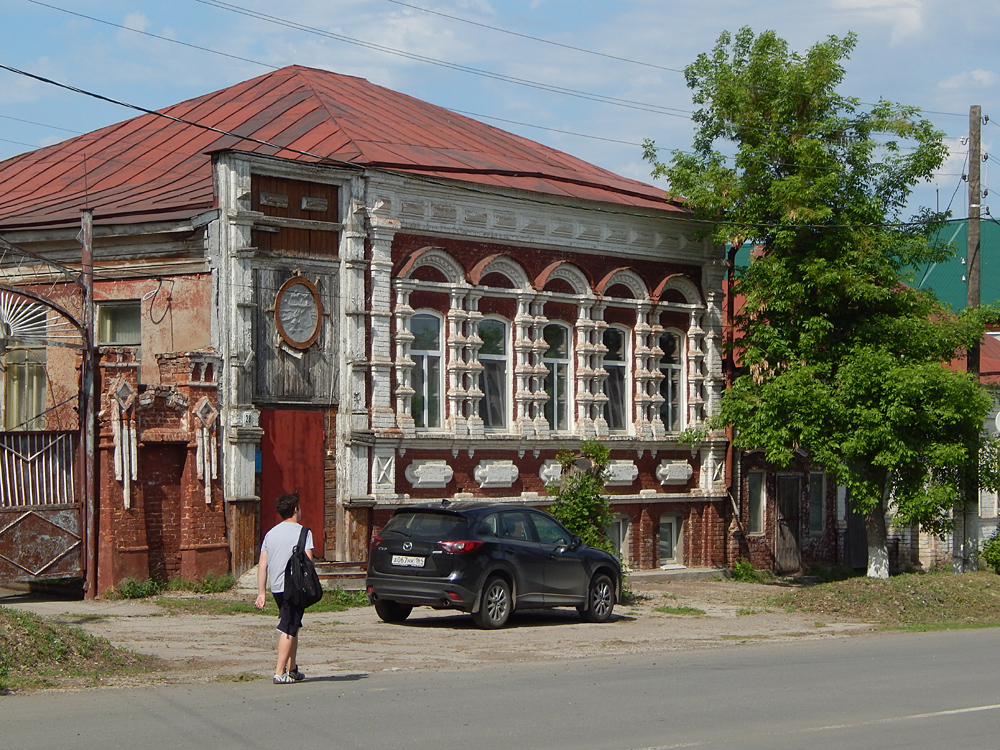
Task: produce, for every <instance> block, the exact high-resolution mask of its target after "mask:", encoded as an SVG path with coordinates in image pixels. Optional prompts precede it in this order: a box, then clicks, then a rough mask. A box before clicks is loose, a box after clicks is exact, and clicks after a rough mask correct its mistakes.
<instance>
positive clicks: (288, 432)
mask: <svg viewBox="0 0 1000 750" xmlns="http://www.w3.org/2000/svg"><path fill="white" fill-rule="evenodd" d="M260 426H261V427H262V428H263V429H264V437H263V439H262V440H261V444H260V454H261V455H260V494H261V503H260V529H261V534H262V535H263V534H266V533H267V531H268V529H270V528H271V527H272V526H274V525H275V524H276V523H278V522H279V521H280V520H281V518H280V517H279V516H278V512H277V511H276V510H275V509H274V501H275V500H276V499H277V498H278V497H280V496H281V495H283V494H285V493H286V492H298V493H299V509H300V510H301V521H302V524H303V525H304V526H308V527H309V528H310V529H311V530H312V534H313V547H314V549H313V555H314V556H316V557H320V558H321V557H324V543H325V539H324V534H323V529H324V520H325V519H324V513H323V510H324V501H323V496H324V492H323V484H324V483H323V412H321V411H300V410H294V409H264V410H262V411H261V413H260Z"/></svg>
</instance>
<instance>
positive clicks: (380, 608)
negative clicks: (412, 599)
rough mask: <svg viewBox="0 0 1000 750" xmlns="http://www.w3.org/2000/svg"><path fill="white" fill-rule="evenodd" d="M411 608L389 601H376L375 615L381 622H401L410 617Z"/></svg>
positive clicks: (407, 605)
mask: <svg viewBox="0 0 1000 750" xmlns="http://www.w3.org/2000/svg"><path fill="white" fill-rule="evenodd" d="M412 611H413V607H412V606H410V605H409V604H400V603H399V602H394V601H392V600H390V599H377V600H376V601H375V614H377V615H378V616H379V618H380V619H381V620H382V621H383V622H402V621H403V620H405V619H406V618H407V617H409V616H410V612H412Z"/></svg>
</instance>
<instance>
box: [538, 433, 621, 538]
mask: <svg viewBox="0 0 1000 750" xmlns="http://www.w3.org/2000/svg"><path fill="white" fill-rule="evenodd" d="M610 457H611V452H610V451H609V450H608V448H607V446H605V445H604V444H603V443H601V442H599V441H597V440H584V441H583V443H581V444H580V453H579V455H577V454H576V453H573V452H572V451H560V452H559V453H557V454H556V460H557V461H559V464H560V467H561V468H562V473H561V475H560V477H559V483H558V484H556V485H554V486H552V487H550V488H549V492H551V493H553V494H555V496H556V499H555V501H554V502H553V503H552V505H551V506H550V507H549V511H551V513H552V515H553V516H555V517H556V518H558V519H559V520H560V521H562V522H563V525H564V526H565V527H566V528H567V529H569V530H570V532H572V533H573V534H576V535H577V536H578V537H580V538H581V539H582V540H583V542H584V544H589V545H590V546H591V547H599V548H600V549H603V550H606V551H607V552H610V553H612V554H617V550H615V549H613V548H612V544H611V541H610V540H609V539H608V537H607V532H606V529H607V527H608V524H610V523H611V503H610V501H609V500H608V498H607V497H606V496H605V495H604V472H605V469H606V468H607V466H608V461H609V460H610Z"/></svg>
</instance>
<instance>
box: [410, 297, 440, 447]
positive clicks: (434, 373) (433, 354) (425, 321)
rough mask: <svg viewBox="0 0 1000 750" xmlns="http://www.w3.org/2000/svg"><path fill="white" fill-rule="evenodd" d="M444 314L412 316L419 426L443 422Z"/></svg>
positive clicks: (430, 426) (415, 410) (416, 421)
mask: <svg viewBox="0 0 1000 750" xmlns="http://www.w3.org/2000/svg"><path fill="white" fill-rule="evenodd" d="M441 328H442V325H441V318H439V317H438V316H437V315H434V314H431V313H418V314H417V315H414V316H413V317H412V318H411V319H410V332H411V333H412V334H413V337H414V338H413V343H412V344H411V345H410V358H411V359H412V360H413V373H412V375H411V381H410V382H411V385H412V386H413V390H414V391H415V393H414V394H413V405H412V407H411V411H412V414H413V422H414V424H415V425H416V426H417V427H423V428H426V429H435V428H440V427H441V422H442V413H441V412H442V409H441V407H442V399H441V391H442V367H441V362H442V359H443V356H442V344H443V342H442V336H441Z"/></svg>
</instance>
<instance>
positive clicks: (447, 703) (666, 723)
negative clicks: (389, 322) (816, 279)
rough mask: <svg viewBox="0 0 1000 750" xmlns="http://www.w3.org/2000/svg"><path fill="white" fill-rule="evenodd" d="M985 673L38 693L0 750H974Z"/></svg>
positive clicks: (887, 655) (781, 660) (431, 676)
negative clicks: (288, 749) (466, 749)
mask: <svg viewBox="0 0 1000 750" xmlns="http://www.w3.org/2000/svg"><path fill="white" fill-rule="evenodd" d="M552 635H553V637H558V633H557V632H553V633H552ZM998 675H1000V630H997V629H991V630H967V631H951V632H943V633H927V634H888V635H874V636H865V637H858V638H846V639H837V640H824V641H808V642H801V643H780V644H767V645H747V646H732V647H722V648H715V649H707V650H697V651H679V652H672V653H668V654H657V655H655V656H646V657H644V656H623V657H614V658H597V659H580V660H573V661H563V662H548V663H535V664H504V665H500V666H491V667H488V668H474V669H465V670H461V671H458V670H456V671H449V670H433V671H432V670H427V671H424V670H419V669H417V670H407V671H399V672H391V671H387V672H379V673H375V674H370V675H366V674H361V673H358V674H350V675H337V676H334V677H325V678H320V679H316V680H308V681H306V682H304V683H301V684H298V685H272V684H270V683H265V682H262V681H255V682H251V683H217V684H199V685H182V686H179V685H173V686H164V687H153V688H136V689H103V690H90V691H81V692H42V693H35V694H31V695H12V696H7V697H0V746H2V747H3V748H4V750H29V749H34V748H39V749H44V750H52V749H53V748H60V749H62V748H95V749H100V750H114V749H115V748H122V749H123V750H124V749H126V748H127V749H128V750H145V749H150V750H168V749H169V750H178V749H179V748H212V749H213V750H229V749H230V748H233V749H235V748H239V749H240V750H248V749H252V748H261V749H262V750H273V749H274V748H280V747H293V748H298V747H300V748H334V749H336V750H355V749H357V750H362V749H363V750H390V749H396V748H398V749H399V750H424V749H425V748H426V749H427V750H441V749H442V748H454V747H474V748H477V750H494V749H499V748H504V749H505V750H506V749H510V748H514V749H516V750H520V749H521V748H551V749H552V750H562V749H564V748H565V749H567V750H568V749H569V748H573V750H587V749H589V748H601V749H602V750H609V749H613V750H617V749H622V750H624V749H626V748H627V749H630V750H652V749H653V748H655V749H656V750H665V749H666V748H739V749H740V750H756V749H757V748H761V749H763V748H767V749H768V750H785V749H790V748H809V750H825V749H827V748H829V749H831V750H833V749H834V748H836V750H844V749H845V748H879V749H880V750H890V749H891V748H906V749H907V750H922V749H924V748H927V749H930V748H942V747H947V748H949V750H962V749H963V748H970V749H972V748H976V749H977V750H981V749H983V748H997V747H1000V731H998V729H1000V682H998Z"/></svg>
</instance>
